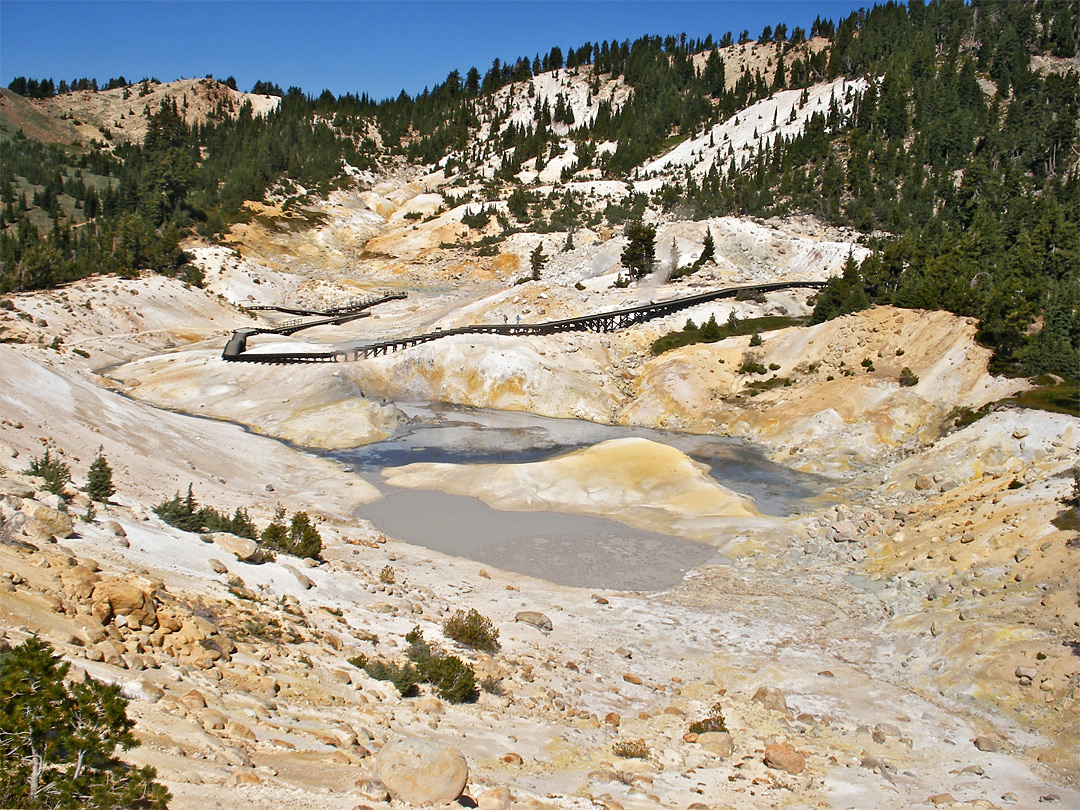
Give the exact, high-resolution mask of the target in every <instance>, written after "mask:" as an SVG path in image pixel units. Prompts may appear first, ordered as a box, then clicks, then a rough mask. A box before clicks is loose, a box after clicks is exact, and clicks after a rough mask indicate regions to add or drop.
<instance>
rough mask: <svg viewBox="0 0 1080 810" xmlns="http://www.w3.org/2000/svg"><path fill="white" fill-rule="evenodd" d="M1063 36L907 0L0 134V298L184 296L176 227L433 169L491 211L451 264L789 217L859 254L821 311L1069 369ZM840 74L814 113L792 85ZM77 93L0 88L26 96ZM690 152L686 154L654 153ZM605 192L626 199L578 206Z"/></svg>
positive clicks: (1068, 60)
mask: <svg viewBox="0 0 1080 810" xmlns="http://www.w3.org/2000/svg"><path fill="white" fill-rule="evenodd" d="M1078 25H1080V3H1078V2H1076V0H1033V1H1032V2H1007V3H1006V2H972V3H971V4H970V5H968V4H964V3H962V2H960V1H959V0H943V1H942V2H932V3H923V2H922V1H921V0H912V2H911V3H910V4H909V5H907V6H903V5H899V4H896V3H887V4H885V5H876V6H874V7H873V8H872V9H870V10H869V11H860V12H856V13H853V14H851V15H850V16H848V17H846V18H844V19H842V20H838V21H832V20H823V19H820V18H819V19H818V20H817V21H815V23H814V24H813V26H812V27H811V29H810V30H809V31H804V30H802V29H801V28H798V27H796V28H793V29H791V30H789V29H788V26H787V25H786V24H785V23H784V22H783V21H779V22H778V23H777V24H776V25H775V27H774V26H767V27H766V28H765V29H764V30H763V31H762V32H761V33H760V35H758V36H757V37H754V38H751V35H750V33H749V32H748V31H743V32H741V33H740V34H739V35H738V36H734V35H733V34H732V33H731V32H727V33H724V34H723V35H722V36H718V37H717V38H716V39H714V37H713V36H712V35H710V36H708V37H706V38H704V39H689V38H687V37H686V36H685V35H683V36H667V37H660V36H656V37H644V38H641V39H639V40H636V41H634V42H628V41H623V42H616V41H611V42H599V43H585V44H583V45H581V46H579V47H571V48H569V49H567V50H566V52H565V54H564V51H563V50H562V49H561V48H558V47H554V48H552V49H551V50H550V51H549V52H548V53H547V54H544V55H543V56H541V55H536V56H533V57H531V58H530V57H525V56H521V57H517V58H514V59H511V60H508V61H500V60H495V62H494V63H493V64H492V65H491V66H490V68H489V69H488V70H486V71H481V70H479V69H477V68H475V67H474V68H470V69H467V70H465V71H464V72H460V71H453V72H452V73H451V74H450V75H449V76H447V77H446V79H445V80H443V81H442V82H440V83H438V84H436V85H434V86H433V87H432V88H431V89H430V90H425V91H424V92H423V93H421V94H419V95H417V96H415V97H409V96H406V95H404V94H402V95H401V96H399V97H397V98H393V99H387V100H384V101H381V102H377V101H375V100H373V99H371V98H368V97H367V96H365V95H352V94H349V95H344V96H340V97H335V96H334V95H333V94H331V93H329V92H324V93H322V94H321V95H319V96H312V95H306V94H305V93H304V92H303V91H301V90H299V89H297V88H290V89H289V90H288V91H287V92H284V93H283V92H282V91H281V90H280V88H278V87H277V86H276V85H274V84H273V83H272V82H260V83H259V86H258V87H257V88H253V90H255V91H256V92H261V93H270V94H274V95H281V96H282V98H281V102H280V104H279V105H278V106H277V108H276V109H275V110H273V111H272V112H269V113H268V114H266V115H263V116H259V115H254V114H253V112H252V110H251V108H250V107H246V108H242V109H238V110H228V109H225V108H224V107H223V108H221V109H219V110H217V111H216V114H215V115H213V116H211V117H210V118H209V119H208V120H207V121H205V122H204V123H196V124H187V123H185V121H184V119H183V117H182V116H181V115H180V114H179V113H178V110H177V109H176V107H175V105H174V104H173V105H169V104H166V105H162V106H161V108H159V109H158V110H156V111H149V113H148V118H149V123H150V126H149V128H148V131H147V134H146V136H145V138H144V140H143V141H142V143H135V144H129V145H117V146H115V147H112V148H108V149H107V148H106V147H105V146H104V144H100V143H95V144H91V145H89V146H84V147H59V146H44V145H42V144H41V143H38V142H36V141H34V140H33V139H31V138H28V137H24V136H22V135H20V134H17V133H15V132H13V131H4V132H3V133H2V135H0V137H2V141H0V148H2V150H3V152H2V157H3V160H2V166H0V222H2V223H3V232H2V235H0V292H7V291H16V290H26V289H34V288H42V287H48V286H53V285H56V284H60V283H64V282H66V281H70V280H72V279H76V278H80V277H83V276H86V275H89V274H91V273H97V272H115V273H122V274H124V273H136V272H139V271H143V270H152V271H155V272H162V273H168V274H175V273H181V274H186V275H185V277H186V278H187V279H188V280H189V281H191V282H193V283H198V282H199V279H198V277H197V273H196V272H194V271H190V270H185V256H184V254H183V253H182V251H181V250H180V248H179V243H180V240H181V239H182V238H183V236H184V235H185V234H187V233H190V232H193V231H197V232H199V233H200V234H203V235H204V236H207V237H213V236H214V235H216V234H220V233H222V232H223V231H224V230H226V229H227V228H228V227H229V225H230V224H231V223H233V222H235V221H237V220H239V219H242V218H244V217H245V216H246V214H245V211H244V208H243V202H244V201H245V200H258V199H262V198H263V197H264V196H265V195H267V194H268V193H273V194H275V195H277V197H278V198H279V199H283V200H285V201H286V204H287V206H297V207H302V206H304V205H305V204H308V203H309V202H311V201H312V200H314V199H315V198H316V197H318V196H320V195H325V194H326V193H327V192H328V191H329V190H331V189H333V188H335V187H339V186H348V185H351V184H352V183H353V182H354V180H353V177H352V175H351V174H349V173H348V172H346V171H345V169H346V168H349V169H350V171H353V170H355V169H370V170H373V171H377V170H378V169H379V167H380V166H385V165H389V164H390V163H391V162H393V161H402V160H405V161H407V162H409V163H411V164H413V165H418V166H419V165H425V166H428V167H429V168H430V169H431V170H436V169H437V170H439V171H442V172H443V174H444V176H445V182H446V184H447V185H448V187H450V188H452V189H454V190H455V191H456V193H457V196H458V198H459V199H462V200H473V201H477V202H483V201H489V200H505V201H506V202H507V203H508V208H509V212H510V217H504V218H501V219H500V220H499V226H500V229H501V236H500V235H495V236H491V237H488V238H486V239H485V240H483V241H484V244H482V245H476V244H475V243H474V244H473V246H472V247H471V248H470V249H478V250H487V251H489V252H490V251H493V250H497V249H498V248H497V245H498V243H499V241H500V238H503V237H504V236H505V235H508V234H510V233H512V232H514V231H516V230H522V229H528V230H534V231H535V230H543V231H567V234H568V237H567V238H568V242H569V241H570V240H571V239H572V230H573V227H574V225H575V223H582V222H598V221H600V220H601V219H606V220H607V222H608V223H610V224H621V223H623V222H625V221H627V220H630V221H633V220H638V219H642V218H645V219H655V218H657V217H660V218H665V217H666V218H681V219H701V218H705V217H712V216H718V215H741V216H759V217H769V216H778V215H786V214H791V213H806V214H810V215H813V216H816V217H819V218H821V219H822V220H824V221H826V222H828V223H830V224H836V225H844V226H848V227H853V228H855V229H857V230H859V231H861V232H862V233H863V234H865V238H866V240H867V242H868V244H870V245H871V246H872V247H874V248H875V251H874V253H873V254H872V255H871V256H870V257H869V258H867V259H866V260H865V261H863V262H862V264H861V266H856V265H855V264H854V263H851V264H850V266H849V267H848V269H847V272H845V274H844V275H843V277H842V278H839V279H836V280H835V281H834V282H833V283H832V284H831V285H830V287H829V288H828V289H827V290H826V291H825V292H823V294H822V295H821V296H820V299H819V304H818V307H817V311H816V313H815V317H816V318H818V319H819V320H821V319H827V318H831V317H834V316H836V315H838V314H843V313H846V312H851V311H854V310H856V309H859V308H863V307H866V306H869V305H870V304H871V303H890V304H894V305H898V306H903V307H918V308H931V309H936V308H942V309H948V310H951V311H953V312H956V313H960V314H964V315H970V316H973V317H976V318H978V319H979V321H980V324H981V326H980V336H981V339H982V340H984V341H985V342H986V343H987V344H988V345H990V346H992V347H993V348H994V349H995V351H996V357H997V361H998V363H999V367H1000V368H1001V369H1003V370H1012V371H1015V372H1023V373H1029V374H1037V373H1042V372H1046V371H1054V372H1057V373H1060V374H1065V375H1067V376H1073V377H1075V375H1076V370H1077V367H1078V365H1080V358H1078V355H1077V349H1076V347H1077V346H1078V345H1080V279H1078V270H1077V268H1078V266H1080V222H1078V216H1080V215H1078V212H1080V177H1078V168H1077V154H1078V148H1080V144H1078V136H1077V121H1078V119H1080V91H1078V75H1080V74H1078V70H1077V59H1076V45H1077V41H1078ZM717 33H719V32H717ZM837 80H843V81H841V84H840V87H841V88H842V90H841V91H840V92H839V93H838V92H837V91H835V90H834V91H831V93H830V95H829V96H828V103H824V100H823V103H822V104H821V106H820V108H819V107H816V106H812V105H811V103H810V99H811V97H812V96H813V93H812V92H811V91H813V90H814V89H815V88H819V87H821V86H822V85H823V83H825V82H832V81H837ZM75 84H76V82H72V84H71V85H68V84H67V83H66V82H60V83H59V84H58V83H56V82H54V81H53V80H52V79H25V78H22V77H21V78H20V79H19V80H16V81H15V82H13V83H12V87H10V88H9V89H10V90H11V91H12V92H17V93H22V94H25V95H28V96H37V97H39V98H40V97H42V96H43V95H44V96H48V95H51V94H52V93H54V92H55V88H56V87H59V88H60V90H61V91H63V90H64V89H67V90H68V91H69V92H71V90H70V88H71V87H73V86H75ZM781 91H796V92H798V94H799V95H798V96H797V99H798V101H797V103H795V104H793V105H791V106H790V113H789V114H788V115H787V116H785V117H784V120H780V116H779V115H778V114H777V112H774V113H773V120H771V121H770V120H764V119H763V120H762V121H760V122H756V121H755V126H754V129H753V136H751V137H750V141H749V147H750V148H749V149H748V150H740V151H738V152H737V151H736V149H735V146H736V145H735V144H734V143H731V142H728V143H727V146H726V148H725V144H724V141H723V140H722V139H720V140H718V139H717V135H718V133H721V132H730V131H732V127H733V126H735V125H736V124H740V123H742V124H744V125H745V121H740V119H739V116H740V114H743V115H746V112H747V110H748V109H749V108H750V107H751V105H754V104H760V103H761V102H763V101H765V100H768V99H774V98H777V94H778V93H781ZM785 109H788V108H785ZM785 124H792V125H793V126H791V127H788V128H785V126H784V125H785ZM794 124H798V126H794ZM691 141H693V143H695V144H697V143H700V144H701V146H700V148H696V149H694V150H690V151H689V152H688V153H687V154H686V156H684V157H681V158H680V159H679V160H677V161H676V160H667V161H656V159H657V158H658V157H661V156H663V155H667V154H668V153H671V152H672V150H674V149H676V148H677V147H679V145H680V144H687V143H689V142H691ZM684 151H685V150H684ZM646 165H649V166H651V167H652V168H649V169H648V170H646V168H645V167H646ZM553 167H555V168H557V169H558V171H554V172H553V171H552V168H553ZM545 169H547V171H546V172H545ZM353 173H355V172H354V171H353ZM544 178H550V179H544ZM599 180H620V181H623V182H625V183H628V184H629V185H628V188H629V189H630V190H632V192H633V193H631V194H628V195H627V196H625V197H619V198H615V199H612V198H610V197H598V196H597V195H595V194H594V193H593V192H592V191H591V190H590V186H589V185H588V183H589V182H590V181H599ZM483 216H484V217H486V214H484V215H483ZM479 224H483V223H479ZM466 247H468V246H466Z"/></svg>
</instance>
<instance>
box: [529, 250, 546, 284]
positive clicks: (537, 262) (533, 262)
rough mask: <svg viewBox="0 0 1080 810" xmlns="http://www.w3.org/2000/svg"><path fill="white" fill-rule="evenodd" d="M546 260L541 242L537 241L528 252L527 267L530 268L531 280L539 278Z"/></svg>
mask: <svg viewBox="0 0 1080 810" xmlns="http://www.w3.org/2000/svg"><path fill="white" fill-rule="evenodd" d="M546 261H547V256H545V255H544V244H543V242H537V243H536V247H535V248H533V252H532V253H530V254H529V267H530V268H531V269H532V280H533V281H539V280H540V271H541V270H543V269H544V262H546Z"/></svg>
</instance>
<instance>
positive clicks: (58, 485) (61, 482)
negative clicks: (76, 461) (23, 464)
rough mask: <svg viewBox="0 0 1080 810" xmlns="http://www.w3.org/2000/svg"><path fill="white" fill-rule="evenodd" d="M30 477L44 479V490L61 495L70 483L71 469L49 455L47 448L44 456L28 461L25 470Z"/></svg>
mask: <svg viewBox="0 0 1080 810" xmlns="http://www.w3.org/2000/svg"><path fill="white" fill-rule="evenodd" d="M27 472H29V473H30V475H36V476H38V477H40V478H44V479H45V489H46V490H47V491H49V492H51V493H53V494H54V495H63V494H64V488H65V487H66V486H67V485H68V482H69V481H71V468H70V467H68V465H67V464H65V463H64V462H63V461H61V460H60V459H59V458H56V457H55V456H52V455H51V454H50V450H49V448H48V447H46V448H45V454H44V455H42V456H39V457H38V458H35V459H32V460H31V461H30V466H29V468H27Z"/></svg>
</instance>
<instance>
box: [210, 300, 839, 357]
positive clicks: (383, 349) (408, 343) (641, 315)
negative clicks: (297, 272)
mask: <svg viewBox="0 0 1080 810" xmlns="http://www.w3.org/2000/svg"><path fill="white" fill-rule="evenodd" d="M825 283H826V282H824V281H777V282H772V283H769V284H752V285H747V286H742V287H727V288H725V289H723V290H712V291H711V292H705V293H698V294H696V295H687V296H684V297H682V298H672V299H670V300H667V301H659V302H655V303H648V304H639V305H638V306H634V307H626V308H624V309H616V310H610V311H608V312H598V313H594V314H592V315H580V316H578V317H576V318H564V319H562V320H557V321H544V322H542V323H514V324H474V325H471V326H461V327H458V328H456V329H445V330H444V329H436V330H435V331H433V332H425V333H423V334H420V335H409V336H406V337H401V338H394V339H392V340H382V341H377V342H375V343H364V344H361V345H358V346H353V347H351V348H349V349H346V350H344V351H334V352H279V353H258V352H253V353H247V352H246V351H245V350H246V345H247V338H248V337H249V336H251V335H255V334H268V333H274V334H281V335H291V334H293V333H294V332H298V331H300V330H301V329H307V328H309V327H312V326H319V325H320V324H327V323H344V322H345V321H346V320H351V319H353V318H358V317H363V315H366V314H368V313H367V312H364V311H362V310H350V311H349V312H345V313H344V314H335V315H330V316H328V317H324V318H321V319H319V320H316V321H307V322H304V321H302V320H300V319H297V320H295V321H286V322H285V323H284V324H280V325H278V326H277V327H273V328H254V329H240V330H237V331H236V332H234V333H233V336H232V338H231V339H230V340H229V342H228V343H227V344H226V345H225V350H224V351H223V352H222V354H221V356H222V359H224V360H230V361H243V362H251V363H319V362H335V361H349V360H359V359H360V358H362V357H364V358H366V357H379V356H382V355H387V354H390V353H391V352H396V351H399V350H400V349H407V348H410V347H412V346H419V345H420V344H421V343H430V342H431V341H433V340H440V339H441V338H445V337H450V336H452V335H554V334H558V333H560V332H597V333H604V332H614V331H615V330H617V329H625V328H627V327H629V326H634V325H636V324H639V323H644V322H645V321H651V320H654V319H656V318H663V317H665V316H667V315H670V314H672V313H673V312H678V311H680V310H683V309H690V308H691V307H695V306H697V305H698V304H705V303H708V302H710V301H717V300H719V299H722V298H734V297H735V296H737V295H738V294H739V293H743V292H749V293H768V292H777V291H780V290H793V289H821V288H822V287H824V286H825ZM404 296H405V294H404V293H397V294H393V295H387V296H383V297H381V298H378V299H375V300H374V301H373V302H371V303H367V304H366V305H365V309H366V308H367V307H371V306H374V304H376V303H382V302H383V301H389V300H392V299H395V298H403V297H404ZM350 306H352V304H345V305H342V307H339V308H337V309H348V308H349V307H350ZM251 309H254V307H251ZM274 309H277V310H279V311H282V312H290V311H292V310H288V309H285V308H282V307H274ZM331 311H332V310H323V311H322V312H320V313H318V314H326V313H328V312H331ZM307 312H309V314H316V313H315V312H314V311H313V310H309V311H307Z"/></svg>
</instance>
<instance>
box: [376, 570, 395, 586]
mask: <svg viewBox="0 0 1080 810" xmlns="http://www.w3.org/2000/svg"><path fill="white" fill-rule="evenodd" d="M379 582H381V583H383V584H384V585H393V584H394V583H395V582H397V572H396V571H394V568H393V566H391V565H385V566H383V570H382V571H380V572H379Z"/></svg>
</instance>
